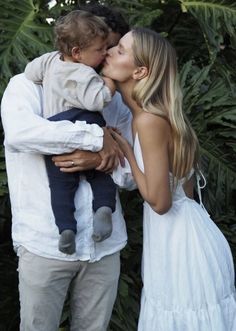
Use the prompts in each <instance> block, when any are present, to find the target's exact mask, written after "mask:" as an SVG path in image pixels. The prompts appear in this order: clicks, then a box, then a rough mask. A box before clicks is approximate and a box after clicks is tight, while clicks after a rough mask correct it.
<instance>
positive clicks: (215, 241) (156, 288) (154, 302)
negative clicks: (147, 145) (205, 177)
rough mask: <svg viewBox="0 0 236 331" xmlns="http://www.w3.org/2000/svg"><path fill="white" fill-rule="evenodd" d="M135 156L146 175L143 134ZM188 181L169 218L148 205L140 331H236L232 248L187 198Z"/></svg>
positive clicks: (176, 196)
mask: <svg viewBox="0 0 236 331" xmlns="http://www.w3.org/2000/svg"><path fill="white" fill-rule="evenodd" d="M134 153H135V157H136V160H137V163H138V166H139V168H140V170H142V171H144V166H143V159H142V153H141V147H140V144H139V139H138V135H136V138H135V144H134ZM170 176H171V175H170ZM170 179H171V180H172V178H170ZM183 182H184V181H180V183H179V184H178V186H177V189H176V191H175V192H174V194H173V204H172V207H171V209H170V210H169V211H168V212H167V213H166V214H164V215H158V214H157V213H155V212H154V211H153V210H152V209H151V207H150V206H149V205H148V203H146V202H145V203H144V213H143V261H142V279H143V290H142V299H141V311H140V316H139V323H138V331H236V296H235V286H234V281H235V278H234V265H233V259H232V254H231V251H230V247H229V245H228V243H227V241H226V239H225V237H224V236H223V234H222V232H221V231H220V230H219V229H218V227H217V226H216V225H215V223H214V222H213V221H212V220H211V219H210V217H209V215H208V213H207V212H206V210H205V209H204V207H203V206H202V205H199V204H198V203H197V202H195V201H194V200H191V199H189V198H187V197H186V195H185V193H184V190H183V187H182V185H183Z"/></svg>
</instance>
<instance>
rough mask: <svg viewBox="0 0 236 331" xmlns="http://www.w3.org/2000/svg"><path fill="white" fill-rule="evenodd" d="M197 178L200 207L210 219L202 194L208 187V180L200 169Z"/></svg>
mask: <svg viewBox="0 0 236 331" xmlns="http://www.w3.org/2000/svg"><path fill="white" fill-rule="evenodd" d="M196 178H197V192H198V197H199V202H200V206H201V207H202V209H203V210H204V211H205V212H206V213H207V215H208V216H209V217H210V215H209V213H208V212H207V210H206V208H205V206H204V205H203V202H202V193H201V190H202V189H203V188H204V187H205V186H206V178H205V177H204V175H203V173H202V172H201V170H199V169H198V171H197V173H196ZM201 181H203V183H202V184H201Z"/></svg>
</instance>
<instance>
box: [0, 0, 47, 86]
mask: <svg viewBox="0 0 236 331" xmlns="http://www.w3.org/2000/svg"><path fill="white" fill-rule="evenodd" d="M0 7H1V11H0V31H1V39H0V66H1V67H0V82H1V85H0V89H1V92H2V91H3V88H4V86H5V85H6V83H7V81H8V79H9V78H10V77H11V76H12V75H13V74H16V73H17V72H21V71H22V70H23V69H24V67H25V65H26V63H27V62H28V59H29V58H32V57H33V56H37V55H39V54H41V53H43V52H46V51H49V50H50V49H51V45H52V37H51V27H50V26H49V25H48V24H47V23H46V20H45V18H44V17H42V16H40V14H41V12H40V2H39V1H38V2H33V0H22V1H20V2H18V1H14V0H9V1H7V2H6V1H4V0H0Z"/></svg>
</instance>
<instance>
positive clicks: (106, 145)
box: [96, 128, 124, 173]
mask: <svg viewBox="0 0 236 331" xmlns="http://www.w3.org/2000/svg"><path fill="white" fill-rule="evenodd" d="M103 131H104V136H103V149H102V150H101V151H100V152H99V155H100V157H101V159H102V162H101V164H100V165H99V166H98V167H96V170H100V171H104V172H107V173H110V172H112V171H113V170H114V169H116V168H117V166H118V164H119V162H120V163H121V165H123V164H124V154H123V152H122V151H121V149H120V147H119V145H118V144H117V142H116V141H115V140H114V139H113V138H112V136H111V134H110V133H109V130H108V129H107V128H103Z"/></svg>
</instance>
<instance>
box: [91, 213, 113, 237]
mask: <svg viewBox="0 0 236 331" xmlns="http://www.w3.org/2000/svg"><path fill="white" fill-rule="evenodd" d="M111 215H112V210H111V208H109V207H100V208H98V210H97V211H96V212H95V214H94V220H93V235H92V238H93V240H94V241H96V242H99V241H103V240H105V239H107V238H108V237H110V235H111V233H112V219H111Z"/></svg>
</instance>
